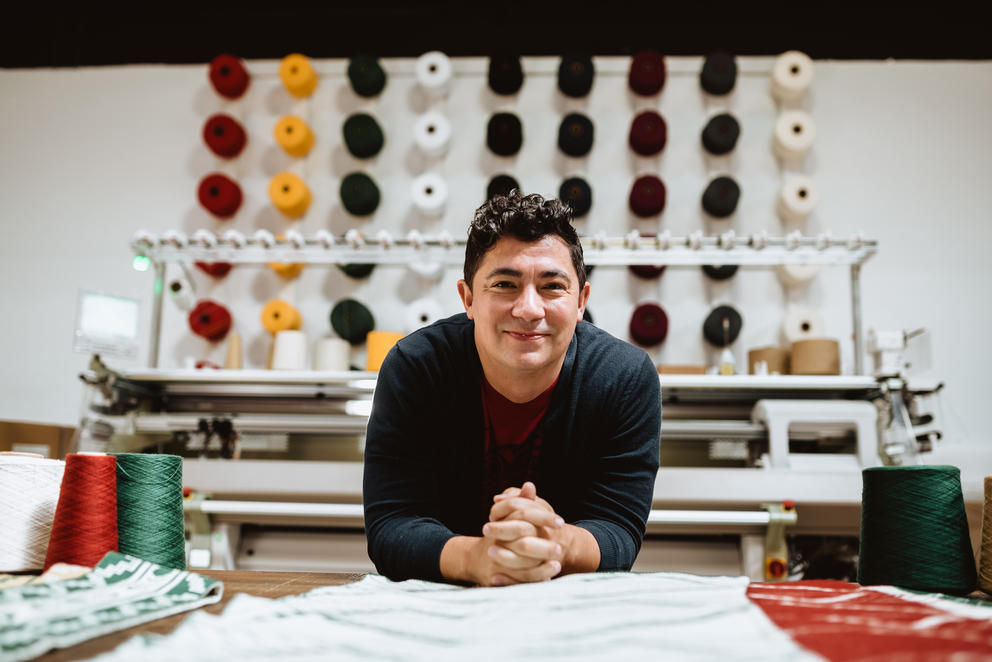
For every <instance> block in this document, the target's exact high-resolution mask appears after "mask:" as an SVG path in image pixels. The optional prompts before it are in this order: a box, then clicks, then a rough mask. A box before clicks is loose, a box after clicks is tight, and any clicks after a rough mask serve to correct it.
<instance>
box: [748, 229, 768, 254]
mask: <svg viewBox="0 0 992 662" xmlns="http://www.w3.org/2000/svg"><path fill="white" fill-rule="evenodd" d="M749 243H750V244H751V248H753V249H754V250H756V251H760V250H761V249H762V248H764V247H765V246H767V245H768V232H767V231H765V230H760V231H758V232H755V233H754V234H752V235H751V241H750V242H749Z"/></svg>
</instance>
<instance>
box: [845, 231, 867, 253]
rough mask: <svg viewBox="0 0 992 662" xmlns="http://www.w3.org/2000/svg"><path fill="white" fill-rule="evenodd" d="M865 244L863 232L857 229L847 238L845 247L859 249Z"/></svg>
mask: <svg viewBox="0 0 992 662" xmlns="http://www.w3.org/2000/svg"><path fill="white" fill-rule="evenodd" d="M864 245H865V233H864V232H862V231H861V230H858V231H857V232H855V233H854V234H852V235H851V238H850V239H848V240H847V247H848V248H849V249H851V250H852V251H857V250H861V248H862V247H864Z"/></svg>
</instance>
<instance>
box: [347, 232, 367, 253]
mask: <svg viewBox="0 0 992 662" xmlns="http://www.w3.org/2000/svg"><path fill="white" fill-rule="evenodd" d="M344 240H345V241H346V242H348V245H349V246H351V247H352V248H354V249H356V250H357V249H359V248H361V247H362V246H363V245H365V239H364V238H363V237H362V233H361V232H359V231H358V230H356V229H355V228H352V229H350V230H348V231H347V232H345V233H344Z"/></svg>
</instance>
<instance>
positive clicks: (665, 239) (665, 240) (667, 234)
mask: <svg viewBox="0 0 992 662" xmlns="http://www.w3.org/2000/svg"><path fill="white" fill-rule="evenodd" d="M654 245H655V246H656V247H657V248H658V250H662V251H667V250H668V249H669V248H671V247H672V233H671V231H670V230H662V231H661V232H659V233H658V236H657V237H655V238H654Z"/></svg>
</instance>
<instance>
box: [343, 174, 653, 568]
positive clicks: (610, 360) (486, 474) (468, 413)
mask: <svg viewBox="0 0 992 662" xmlns="http://www.w3.org/2000/svg"><path fill="white" fill-rule="evenodd" d="M589 291H590V287H589V283H588V282H587V281H586V268H585V263H584V261H583V254H582V246H581V244H580V243H579V238H578V236H577V234H576V232H575V229H574V228H573V227H572V225H571V211H570V210H569V208H568V207H567V206H566V205H564V204H562V203H561V202H560V201H558V200H554V199H549V200H545V199H544V198H542V197H541V196H539V195H528V196H522V195H521V194H520V193H519V192H517V191H514V192H512V193H511V194H510V195H509V196H495V197H493V198H492V199H491V200H489V201H488V202H486V203H485V204H484V205H482V207H480V208H479V209H478V210H477V211H476V213H475V218H474V219H473V221H472V224H471V227H470V228H469V235H468V243H467V245H466V248H465V267H464V280H461V281H459V282H458V294H459V296H460V297H461V300H462V303H463V304H464V306H465V313H464V314H458V315H455V316H454V317H450V318H448V319H445V320H441V321H439V322H436V323H435V324H433V325H431V326H429V327H427V328H425V329H421V330H419V331H416V332H414V333H412V334H410V335H409V336H407V337H405V338H404V339H402V340H400V341H399V342H398V343H397V344H396V346H395V347H394V348H393V349H392V350H391V351H390V353H389V355H388V356H387V357H386V360H385V361H384V362H383V365H382V369H381V370H380V372H379V379H378V383H377V386H376V391H375V396H374V402H373V407H372V415H371V417H370V418H369V425H368V430H367V435H366V446H365V479H364V488H363V492H364V503H365V530H366V535H367V536H368V543H369V545H368V549H369V557H370V558H371V559H372V561H373V562H374V563H375V565H376V568H377V569H378V570H379V572H380V573H382V574H384V575H386V576H387V577H390V578H392V579H396V580H401V579H409V578H416V579H428V580H434V581H443V580H447V581H458V582H466V583H472V584H481V585H483V586H500V585H506V584H515V583H521V582H534V581H544V580H547V579H551V578H552V577H555V576H558V575H560V574H567V573H571V572H592V571H596V570H604V571H605V570H629V569H630V567H631V565H633V563H634V558H635V557H636V556H637V552H638V550H639V549H640V545H641V540H642V539H643V536H644V527H645V524H646V521H647V515H648V511H649V510H650V507H651V497H652V493H653V489H654V480H655V475H656V474H657V470H658V455H659V436H660V431H661V394H660V387H659V382H658V374H657V372H656V370H655V367H654V364H653V363H652V362H651V360H650V357H648V355H647V354H646V353H645V352H644V351H643V350H640V349H637V348H635V347H634V346H632V345H630V344H628V343H626V342H623V341H621V340H618V339H616V338H614V337H613V336H611V335H610V334H608V333H606V332H605V331H602V330H600V329H598V328H596V327H594V326H593V325H591V324H589V323H588V322H583V321H582V317H583V313H584V312H585V306H586V302H587V301H588V299H589Z"/></svg>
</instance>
